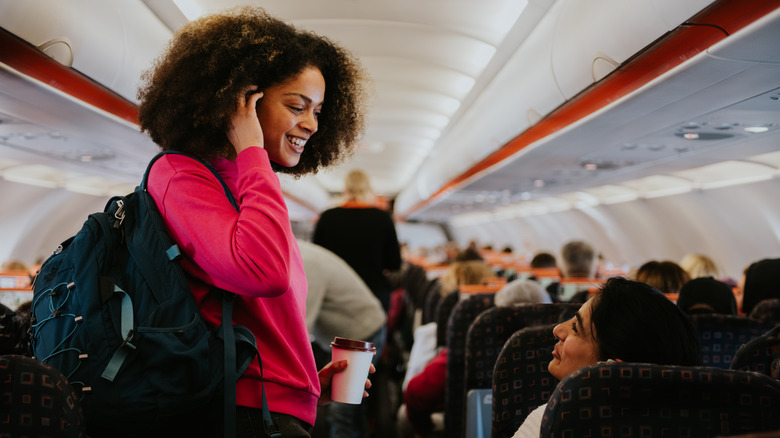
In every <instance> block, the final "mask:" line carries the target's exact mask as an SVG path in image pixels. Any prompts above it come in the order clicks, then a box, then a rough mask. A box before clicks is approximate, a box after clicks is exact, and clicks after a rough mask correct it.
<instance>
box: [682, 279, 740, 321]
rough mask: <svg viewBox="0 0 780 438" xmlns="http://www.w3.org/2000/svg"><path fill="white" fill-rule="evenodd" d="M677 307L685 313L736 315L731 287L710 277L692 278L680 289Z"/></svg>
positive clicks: (735, 304) (735, 303) (735, 302)
mask: <svg viewBox="0 0 780 438" xmlns="http://www.w3.org/2000/svg"><path fill="white" fill-rule="evenodd" d="M677 306H678V307H679V308H680V309H681V310H682V311H683V312H685V313H687V314H689V315H692V314H696V313H722V314H725V315H736V314H737V301H736V299H735V298H734V293H733V292H732V290H731V286H729V285H728V284H726V283H723V282H722V281H718V280H716V279H714V278H712V277H701V278H694V279H693V280H690V281H689V282H687V283H685V284H684V285H683V286H682V288H680V295H679V297H678V298H677Z"/></svg>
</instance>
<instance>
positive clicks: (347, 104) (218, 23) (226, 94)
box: [138, 7, 366, 176]
mask: <svg viewBox="0 0 780 438" xmlns="http://www.w3.org/2000/svg"><path fill="white" fill-rule="evenodd" d="M308 67H316V68H318V69H319V70H320V72H321V73H322V76H323V77H324V78H325V84H326V87H325V104H324V105H323V108H322V112H321V114H320V115H319V119H318V122H319V129H318V131H317V133H316V134H315V135H314V136H312V138H311V139H310V140H309V142H308V144H307V147H306V149H305V151H304V152H303V154H302V155H301V159H300V162H299V163H298V165H297V166H295V167H292V168H287V167H284V166H281V165H277V164H276V163H272V165H273V167H274V170H276V171H278V172H284V173H289V174H292V175H295V176H301V175H305V174H308V173H313V172H316V171H317V170H318V169H320V168H322V167H325V166H328V165H330V164H334V163H336V162H338V161H340V160H341V159H344V158H345V157H347V156H349V155H351V153H352V152H353V151H354V146H355V143H356V140H357V139H358V137H359V136H360V135H361V134H362V131H363V124H364V119H363V110H364V105H365V97H366V90H365V89H364V88H363V86H364V78H365V76H364V73H363V70H362V68H361V67H360V65H359V64H358V63H357V61H356V60H355V59H353V57H352V56H351V55H350V54H349V53H348V52H347V51H346V50H344V49H343V48H341V47H339V46H337V45H336V44H334V43H333V42H331V41H330V40H328V39H327V38H324V37H322V36H319V35H315V34H314V33H311V32H306V31H301V30H298V29H296V28H294V27H293V26H291V25H289V24H287V23H284V22H283V21H281V20H279V19H276V18H274V17H272V16H270V15H268V14H267V13H266V12H265V11H264V10H263V9H260V8H248V7H245V8H238V9H232V10H230V11H227V12H224V13H220V14H215V15H210V16H206V17H203V18H201V19H198V20H195V21H193V22H191V23H188V24H187V25H185V26H184V27H183V28H182V29H181V30H179V32H177V33H176V35H175V36H174V38H173V40H172V41H171V42H170V43H169V45H168V48H167V50H166V51H165V52H164V53H163V55H162V56H161V57H160V58H159V59H158V60H157V61H156V63H155V65H154V66H153V67H152V68H151V69H150V70H149V71H148V72H146V73H145V74H144V77H143V81H144V84H143V85H142V86H141V88H140V90H139V92H138V98H139V100H140V102H141V103H140V107H139V122H140V124H141V129H142V130H143V131H145V132H147V133H148V134H149V135H150V136H151V138H152V140H153V141H154V142H155V143H157V144H158V145H159V146H160V147H161V148H162V149H163V150H169V149H176V150H181V151H185V152H189V153H191V154H194V155H197V156H200V157H203V158H205V159H213V158H215V157H218V156H228V155H230V153H231V152H232V151H233V147H232V145H231V144H230V142H229V141H228V139H227V136H226V134H225V133H226V131H227V127H228V126H229V121H230V116H231V115H232V114H233V113H234V112H235V111H236V109H237V103H236V97H237V96H238V95H239V94H240V93H242V92H244V90H246V88H247V87H249V86H250V85H257V86H258V89H259V90H262V89H264V88H267V87H270V86H273V85H278V84H281V83H284V82H285V81H287V80H289V79H292V78H293V77H294V76H296V75H297V74H298V73H300V72H302V71H303V70H304V69H306V68H308Z"/></svg>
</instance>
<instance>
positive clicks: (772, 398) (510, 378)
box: [434, 293, 780, 438]
mask: <svg viewBox="0 0 780 438" xmlns="http://www.w3.org/2000/svg"><path fill="white" fill-rule="evenodd" d="M579 306H580V304H571V303H552V304H526V305H521V306H513V307H495V306H494V305H493V294H476V295H472V296H468V297H461V296H460V295H459V294H458V293H452V294H449V295H447V296H445V297H443V298H442V299H441V300H439V302H438V304H437V307H436V310H435V312H434V319H435V320H436V321H437V324H438V330H439V332H438V337H439V343H440V345H446V346H447V347H448V354H447V376H446V380H447V384H446V409H445V436H448V437H468V438H471V437H472V436H491V434H492V436H493V437H496V438H501V437H511V436H512V435H513V434H514V432H515V431H516V430H517V428H518V427H519V426H520V424H522V421H523V420H524V419H525V416H527V415H528V413H529V412H530V411H531V410H533V409H534V408H536V407H537V406H540V405H541V404H543V403H545V402H546V401H547V400H548V399H550V400H551V397H554V395H553V393H554V392H555V391H556V387H557V388H558V389H560V388H561V386H563V384H561V386H558V383H559V382H558V381H557V380H556V379H555V378H554V377H553V376H552V375H550V374H549V372H548V371H547V364H548V363H549V361H550V358H551V354H552V349H553V346H554V345H555V343H556V342H557V340H556V339H555V337H554V336H553V334H552V328H553V327H554V326H555V324H556V323H558V322H560V321H565V320H568V319H569V318H571V316H572V315H573V314H574V313H575V312H576V311H577V309H578V308H579ZM691 320H692V322H693V323H694V326H695V327H696V328H697V330H698V331H699V335H700V341H701V344H702V353H703V366H702V367H687V368H690V369H685V368H686V367H676V368H675V367H666V368H664V367H659V366H654V365H648V364H631V365H630V366H629V365H626V364H623V368H622V370H623V371H616V372H617V374H618V375H620V374H621V373H624V374H625V373H627V374H626V376H628V375H632V376H633V375H635V374H632V373H639V375H642V376H644V378H647V379H649V380H651V381H652V380H656V379H660V378H662V377H661V376H665V377H668V376H670V374H669V373H672V374H673V375H677V374H680V375H682V374H685V375H687V376H694V377H691V378H695V379H699V380H702V379H703V380H707V379H710V380H711V381H712V385H717V389H716V388H714V387H713V388H711V394H712V396H714V395H715V394H721V395H719V397H721V398H723V397H725V396H726V394H738V393H739V394H742V392H740V391H741V389H740V388H741V387H740V386H739V385H742V386H744V388H745V391H747V392H745V393H744V395H743V396H742V398H741V399H740V398H738V399H733V398H732V399H729V400H731V402H722V403H720V404H717V403H712V404H709V405H708V404H706V403H704V404H702V403H699V404H701V408H696V410H695V412H694V411H690V412H691V415H697V416H706V412H707V411H708V410H709V411H710V412H713V415H715V414H714V413H715V412H719V414H718V415H721V416H722V417H723V418H726V419H728V418H730V417H729V415H730V414H729V412H730V411H728V410H723V409H725V408H726V407H728V406H731V404H732V402H734V403H736V406H741V407H740V408H738V409H736V410H733V412H735V414H734V415H737V416H738V415H743V416H744V415H747V414H749V415H747V416H749V417H751V418H753V417H754V419H763V418H764V417H765V416H766V415H768V413H769V412H771V413H773V416H774V417H776V418H778V419H780V382H778V380H777V378H776V377H777V373H778V372H780V371H778V369H780V358H779V357H780V354H778V350H779V349H780V341H776V340H777V337H778V333H777V330H780V329H775V330H774V331H771V330H772V328H773V327H774V323H771V322H766V321H764V322H762V321H757V320H754V319H751V318H746V317H738V316H727V315H717V314H705V315H692V316H691ZM445 321H446V322H445ZM762 335H763V336H762ZM751 341H752V342H751ZM767 345H771V348H770V347H769V346H767ZM740 347H742V350H740ZM738 350H739V353H737V352H738ZM773 367H774V368H773ZM602 368H604V369H607V370H611V369H612V368H610V365H607V364H601V365H594V367H593V369H594V372H595V374H600V373H602V372H611V371H602ZM640 368H641V370H640ZM663 369H668V371H663ZM773 370H774V371H773ZM772 372H774V373H775V378H774V379H773V378H771V377H769V376H770V375H771V374H772ZM675 373H676V374H675ZM756 373H758V374H756ZM578 375H579V374H578ZM762 376H763V377H762ZM765 377H766V378H765ZM618 378H619V377H618ZM564 380H569V379H568V378H567V379H564ZM629 382H630V380H627V381H626V382H625V385H624V386H623V387H624V392H625V391H626V390H628V389H629V388H631V387H632V386H631V385H633V383H631V384H629ZM665 382H666V383H668V381H665ZM728 382H732V383H731V385H735V386H733V387H729V384H728ZM613 383H614V382H613V381H612V380H609V379H605V380H603V381H602V384H604V385H606V387H605V388H604V389H602V390H601V391H602V392H604V391H605V390H606V389H608V388H607V387H611V385H613ZM573 384H574V383H571V384H569V385H573ZM585 384H587V385H591V384H594V383H593V382H592V381H588V382H586V383H585ZM754 386H755V388H754ZM653 387H654V386H653V385H652V384H651V385H649V386H648V387H647V388H645V389H641V388H639V387H637V388H638V389H637V390H636V391H635V392H633V394H634V395H636V394H642V393H643V391H644V392H647V391H650V390H651V389H652V388H653ZM655 387H657V388H658V389H659V391H660V390H661V388H662V387H663V385H657V386H655ZM674 387H675V385H673V384H670V386H669V388H674ZM676 387H679V388H680V389H681V391H684V389H683V388H686V386H685V385H681V384H676ZM729 388H730V389H729ZM751 388H752V389H751ZM687 391H689V395H688V396H687V397H689V400H690V401H691V406H688V405H686V403H684V402H683V401H681V402H680V404H679V407H680V409H689V408H691V409H692V408H693V403H692V401H693V400H694V399H695V397H705V396H706V395H702V394H704V393H702V392H701V388H700V387H696V386H690V385H689V386H687ZM750 391H754V394H755V396H756V397H758V398H757V399H754V398H752V397H751V396H749V394H750ZM762 391H763V392H762ZM606 392H609V391H608V390H607V391H606ZM659 394H660V393H659ZM614 395H615V396H620V395H621V394H620V393H616V394H614ZM558 396H561V397H563V396H564V395H558ZM643 397H644V399H645V400H646V401H649V400H652V397H650V398H648V397H649V396H647V394H645V395H644V396H643ZM658 397H660V398H659V400H660V399H662V398H663V397H666V396H660V395H659V396H658ZM680 397H683V398H684V397H685V396H684V395H680ZM580 399H581V397H576V398H575V400H574V401H571V400H568V401H567V403H570V402H573V403H578V401H577V400H580ZM599 400H600V399H599ZM619 400H620V399H619V398H616V399H615V400H614V401H615V402H616V403H618V402H619ZM754 401H755V402H756V403H759V405H758V406H753V408H749V407H750V406H752V404H753V402H754ZM469 402H471V403H473V405H469ZM619 403H623V402H619ZM762 403H763V405H762ZM559 405H560V403H557V404H551V405H549V407H548V409H560V408H558V407H556V406H559ZM563 405H564V406H569V405H568V404H563ZM599 406H607V405H604V404H601V405H599ZM639 406H640V405H637V409H638V407H639ZM685 406H688V407H687V408H686V407H685ZM762 406H763V407H762ZM764 407H765V408H766V409H764ZM566 409H568V408H566ZM605 409H606V408H605ZM632 409H633V408H632ZM648 409H650V408H649V407H648ZM629 411H631V410H630V409H629ZM629 411H626V410H625V409H623V410H622V411H620V412H623V414H625V415H628V414H627V412H629ZM488 412H490V414H489V416H488ZM646 412H650V411H649V410H646ZM623 414H621V417H625V415H623ZM655 414H658V415H670V412H669V411H668V409H667V410H663V409H661V408H660V407H659V410H658V412H654V414H652V415H655ZM556 415H557V413H556ZM648 415H651V414H649V413H648ZM675 415H676V414H675ZM579 417H580V415H579V414H578V418H579ZM556 418H557V417H556ZM597 418H600V420H598V421H595V420H594V422H593V425H594V426H593V427H595V425H597V424H606V423H604V415H601V414H599V415H597ZM659 418H660V417H659ZM735 418H736V417H735ZM705 420H706V419H701V420H700V422H702V424H704V423H707V421H709V420H707V421H705ZM567 421H568V419H567ZM632 421H633V420H632ZM697 421H698V420H697ZM736 421H737V420H736V419H735V420H734V421H726V420H724V421H723V422H721V423H722V425H721V426H722V427H721V428H720V429H718V428H715V426H712V428H713V430H716V429H717V433H716V434H725V432H727V431H726V430H724V429H723V427H732V428H736V429H739V430H741V431H752V430H766V429H767V428H770V429H771V428H777V429H780V423H778V424H777V425H775V423H774V422H764V423H762V422H761V421H758V420H756V421H757V423H756V424H757V426H756V427H758V428H757V429H756V428H754V429H751V428H749V427H747V426H744V425H740V424H738V422H736ZM778 421H780V420H778ZM635 423H636V422H635ZM714 423H717V421H715V420H713V424H714ZM545 424H547V423H545ZM549 424H550V426H549V427H550V429H549V430H550V431H553V432H550V433H551V435H549V436H561V435H558V434H556V433H554V431H556V430H558V429H557V428H558V426H557V425H558V422H555V421H552V420H550V422H549ZM565 424H566V423H565V422H564V425H565ZM621 424H622V423H621ZM626 424H627V423H626ZM632 424H633V423H632ZM637 424H638V423H637ZM479 425H481V427H478V426H479ZM545 427H546V426H545ZM583 427H584V426H583ZM620 427H627V426H625V424H624V425H623V426H620ZM643 427H644V426H643ZM696 428H698V429H695V430H701V431H705V430H710V429H707V428H706V427H704V426H701V425H699V426H696ZM545 430H546V429H543V433H544V431H545ZM678 432H679V433H680V434H683V435H684V434H685V433H684V430H683V429H680V430H679V431H678ZM678 432H674V433H673V435H674V436H677V435H678ZM564 435H565V434H564ZM577 435H579V433H578V434H577ZM597 435H600V434H597ZM694 435H695V434H694ZM681 436H682V435H681ZM708 436H709V434H708Z"/></svg>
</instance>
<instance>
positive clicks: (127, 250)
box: [30, 151, 278, 437]
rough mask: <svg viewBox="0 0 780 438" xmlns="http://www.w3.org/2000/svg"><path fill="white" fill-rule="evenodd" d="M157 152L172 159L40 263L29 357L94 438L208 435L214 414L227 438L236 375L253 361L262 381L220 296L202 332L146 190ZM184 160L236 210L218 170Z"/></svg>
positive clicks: (250, 340)
mask: <svg viewBox="0 0 780 438" xmlns="http://www.w3.org/2000/svg"><path fill="white" fill-rule="evenodd" d="M166 153H180V154H181V152H174V151H164V152H161V153H160V154H158V155H157V156H155V157H154V158H153V159H152V160H151V162H150V163H149V165H148V167H147V168H146V172H145V173H144V176H143V180H142V182H141V184H140V185H139V186H138V187H136V189H135V191H133V192H132V193H130V194H128V195H126V196H115V197H113V198H111V199H110V200H109V201H108V204H107V205H106V208H105V210H104V211H103V212H98V213H93V214H90V215H89V217H88V219H87V220H86V222H85V223H84V225H83V226H82V228H81V230H80V231H79V232H78V233H77V234H76V235H75V236H73V237H70V238H69V239H67V240H65V241H64V242H63V243H62V244H60V245H59V247H58V248H57V249H56V250H55V251H54V252H53V254H52V255H51V256H50V257H49V258H48V259H47V260H46V261H45V262H44V263H43V265H42V266H41V269H40V271H39V273H38V275H37V277H36V279H35V283H34V286H33V302H32V309H31V329H30V334H31V336H30V337H31V344H32V349H33V353H34V354H35V356H36V358H37V359H39V360H41V361H43V362H45V363H47V364H49V365H51V366H53V367H54V368H56V369H58V370H59V371H60V372H62V373H63V374H64V375H65V376H66V377H67V378H68V381H69V382H70V383H71V384H72V385H73V386H74V387H76V388H77V389H79V388H80V393H81V396H82V400H81V402H82V406H83V407H84V414H85V422H86V426H87V433H88V434H89V435H91V436H93V437H95V436H120V435H123V434H124V435H127V436H150V435H168V436H185V435H186V436H195V435H198V434H203V433H204V432H207V431H208V432H211V434H213V433H214V432H215V429H216V428H212V429H208V427H207V426H208V425H209V424H211V425H214V424H218V423H217V422H218V421H220V420H219V417H218V413H219V408H220V407H223V418H224V421H223V425H224V436H225V437H230V436H233V435H234V434H235V415H236V413H235V412H236V405H235V390H236V379H237V376H238V375H241V374H242V373H243V372H244V370H245V369H246V368H247V367H248V366H249V364H250V362H251V361H252V359H253V358H254V357H257V359H258V362H259V363H260V364H261V366H260V370H261V378H262V362H260V356H259V354H258V353H257V344H256V340H255V338H254V336H253V335H252V333H251V332H250V331H249V330H248V329H247V328H245V327H243V326H239V325H234V324H232V304H233V298H234V296H235V295H234V294H232V293H229V292H226V291H222V290H219V289H216V288H215V290H214V291H212V293H219V294H221V295H222V298H223V307H222V309H223V314H222V325H221V326H220V327H218V328H215V329H212V330H209V329H208V328H207V327H206V324H205V322H204V320H203V319H202V317H201V315H200V312H199V310H198V307H197V304H196V302H195V299H194V297H193V295H192V293H191V292H190V289H189V286H188V284H187V279H186V277H185V274H184V271H183V269H182V267H181V266H180V264H179V263H178V261H177V260H178V258H179V255H180V252H179V248H178V247H177V246H176V245H175V244H173V243H172V241H171V239H170V237H169V236H168V234H167V231H166V229H165V225H164V223H163V220H162V217H161V215H160V213H159V211H158V210H157V206H156V204H155V203H154V200H153V199H152V197H151V195H150V194H149V192H148V191H147V190H146V186H147V180H148V177H149V171H150V170H151V168H152V165H153V164H154V162H155V161H156V160H157V159H158V158H159V157H160V156H162V155H164V154H166ZM184 155H187V154H184ZM192 158H193V159H196V160H198V161H199V162H201V163H202V164H203V165H205V166H206V167H208V168H209V169H210V170H211V172H212V173H213V174H214V175H215V176H216V177H217V179H218V180H219V181H220V183H221V184H222V186H223V188H224V190H225V194H226V196H227V197H228V198H229V199H230V202H231V203H232V204H233V206H234V207H236V209H238V206H237V204H236V202H235V199H233V196H232V194H231V193H230V190H229V189H228V188H227V186H226V185H225V183H224V182H223V181H222V179H221V178H220V176H219V174H218V173H217V172H216V170H215V169H214V168H213V167H212V166H211V165H210V164H208V163H206V162H205V161H202V160H200V159H198V158H196V157H192ZM223 346H224V347H225V348H223ZM261 396H262V402H263V418H264V422H265V426H266V429H267V432H268V434H269V435H270V436H276V435H275V434H277V433H278V429H277V428H276V427H275V425H274V424H273V421H272V420H271V416H270V413H269V410H268V405H267V401H266V397H265V390H264V389H263V391H262V394H261ZM187 427H189V428H190V429H191V430H186V428H187Z"/></svg>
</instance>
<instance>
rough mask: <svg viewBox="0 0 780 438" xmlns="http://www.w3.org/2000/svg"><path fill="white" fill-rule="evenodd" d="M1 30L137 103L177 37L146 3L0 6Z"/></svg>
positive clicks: (83, 0)
mask: <svg viewBox="0 0 780 438" xmlns="http://www.w3.org/2000/svg"><path fill="white" fill-rule="evenodd" d="M0 27H3V28H5V29H6V30H8V31H9V32H11V33H13V34H15V35H17V36H18V37H20V38H22V39H24V40H26V41H27V42H29V43H30V44H32V45H34V46H36V47H38V48H39V49H41V50H43V51H44V52H45V53H47V54H48V55H49V56H52V57H53V58H54V59H56V60H57V61H59V62H61V63H64V64H65V65H67V66H69V67H73V68H74V69H76V70H78V71H80V72H81V73H83V74H85V75H87V76H89V77H90V78H92V79H94V80H95V81H97V82H98V83H100V84H102V85H104V86H106V87H108V88H110V89H112V90H113V91H115V92H116V93H118V94H120V95H121V96H123V97H124V98H126V99H128V100H130V101H133V102H135V101H136V93H137V91H138V89H137V88H138V78H139V77H140V75H141V73H142V72H143V71H144V70H146V69H148V68H149V67H150V66H151V64H152V62H153V61H154V58H155V57H156V56H157V54H158V53H160V52H161V51H162V49H163V48H164V46H165V44H166V43H167V42H168V40H169V39H170V38H171V35H172V34H171V31H170V30H169V29H168V28H167V27H166V26H165V25H164V24H163V23H162V22H161V21H160V20H159V19H157V17H156V16H155V15H154V14H153V13H152V12H151V11H150V10H149V8H147V7H146V5H145V4H144V3H143V2H141V1H97V2H96V1H92V0H68V1H66V2H59V1H50V0H24V1H8V0H6V1H0Z"/></svg>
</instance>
